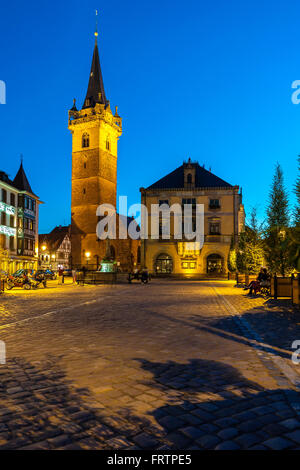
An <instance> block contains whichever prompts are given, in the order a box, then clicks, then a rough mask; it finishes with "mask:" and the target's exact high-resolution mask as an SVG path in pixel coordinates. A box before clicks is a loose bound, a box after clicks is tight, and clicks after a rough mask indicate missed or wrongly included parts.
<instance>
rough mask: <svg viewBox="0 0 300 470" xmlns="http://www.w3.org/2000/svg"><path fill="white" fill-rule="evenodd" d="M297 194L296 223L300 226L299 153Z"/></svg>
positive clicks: (299, 159) (299, 158) (295, 190)
mask: <svg viewBox="0 0 300 470" xmlns="http://www.w3.org/2000/svg"><path fill="white" fill-rule="evenodd" d="M294 192H295V194H296V207H295V210H294V223H295V226H296V227H299V228H300V155H298V176H297V179H296V184H295V188H294Z"/></svg>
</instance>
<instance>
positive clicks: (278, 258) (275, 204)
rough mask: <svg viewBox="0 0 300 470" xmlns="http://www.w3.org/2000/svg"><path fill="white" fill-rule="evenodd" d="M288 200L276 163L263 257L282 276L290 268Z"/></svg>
mask: <svg viewBox="0 0 300 470" xmlns="http://www.w3.org/2000/svg"><path fill="white" fill-rule="evenodd" d="M289 235H290V234H289V202H288V195H287V191H286V189H285V186H284V178H283V172H282V169H281V166H280V165H279V163H277V165H276V167H275V174H274V177H273V183H272V185H271V190H270V195H269V205H268V207H267V223H266V230H265V247H264V248H265V258H266V261H267V264H268V267H269V269H270V271H271V272H272V273H273V274H275V273H276V274H281V275H282V276H284V275H285V274H286V273H287V272H288V270H289V269H290V268H291V263H290V257H289Z"/></svg>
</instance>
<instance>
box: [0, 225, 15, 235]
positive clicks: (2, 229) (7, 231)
mask: <svg viewBox="0 0 300 470" xmlns="http://www.w3.org/2000/svg"><path fill="white" fill-rule="evenodd" d="M0 233H3V234H4V235H8V236H9V237H15V236H16V229H15V228H12V227H6V226H5V225H0Z"/></svg>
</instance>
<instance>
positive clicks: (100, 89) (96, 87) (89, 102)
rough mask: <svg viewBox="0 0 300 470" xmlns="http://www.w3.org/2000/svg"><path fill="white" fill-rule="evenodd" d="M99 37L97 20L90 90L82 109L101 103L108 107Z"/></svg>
mask: <svg viewBox="0 0 300 470" xmlns="http://www.w3.org/2000/svg"><path fill="white" fill-rule="evenodd" d="M97 15H98V12H97V10H96V18H97ZM97 37H98V25H97V20H96V30H95V47H94V54H93V60H92V66H91V73H90V79H89V84H88V90H87V94H86V97H85V100H84V103H83V106H82V109H85V108H93V107H94V106H95V104H96V103H101V104H104V105H105V106H107V100H106V96H105V91H104V84H103V78H102V72H101V67H100V60H99V51H98V44H97Z"/></svg>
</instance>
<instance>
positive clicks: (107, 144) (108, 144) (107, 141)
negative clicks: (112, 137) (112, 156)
mask: <svg viewBox="0 0 300 470" xmlns="http://www.w3.org/2000/svg"><path fill="white" fill-rule="evenodd" d="M106 150H110V141H109V140H108V139H107V140H106Z"/></svg>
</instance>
